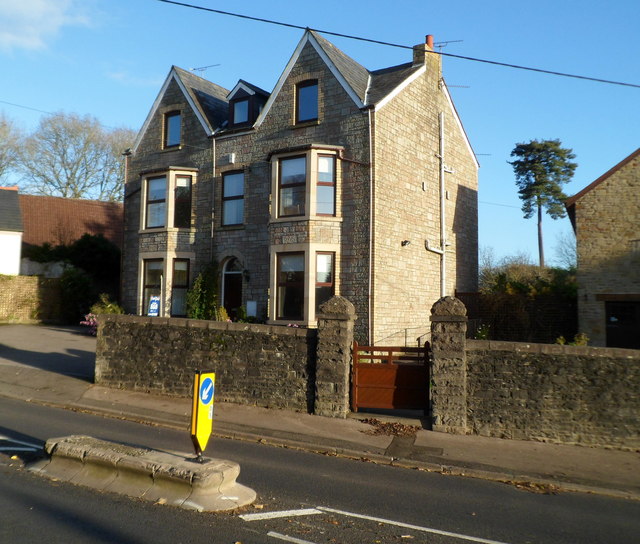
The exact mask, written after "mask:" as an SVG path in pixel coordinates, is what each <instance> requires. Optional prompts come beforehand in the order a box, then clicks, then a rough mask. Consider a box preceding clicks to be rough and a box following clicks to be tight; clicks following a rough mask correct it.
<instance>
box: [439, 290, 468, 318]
mask: <svg viewBox="0 0 640 544" xmlns="http://www.w3.org/2000/svg"><path fill="white" fill-rule="evenodd" d="M452 318H453V319H454V320H455V319H456V318H457V320H465V321H466V319H467V308H466V307H465V305H464V304H463V302H462V301H461V300H460V299H458V298H456V297H450V296H447V297H442V298H441V299H439V300H438V301H437V302H436V303H435V304H434V305H433V306H432V307H431V320H432V321H438V320H443V319H447V320H451V319H452ZM461 318H462V319H461Z"/></svg>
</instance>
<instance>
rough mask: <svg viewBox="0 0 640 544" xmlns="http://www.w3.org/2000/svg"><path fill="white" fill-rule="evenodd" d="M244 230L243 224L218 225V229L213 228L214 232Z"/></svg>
mask: <svg viewBox="0 0 640 544" xmlns="http://www.w3.org/2000/svg"><path fill="white" fill-rule="evenodd" d="M244 229H245V225H244V223H243V224H241V225H220V226H219V227H216V228H215V230H216V232H225V231H229V230H244Z"/></svg>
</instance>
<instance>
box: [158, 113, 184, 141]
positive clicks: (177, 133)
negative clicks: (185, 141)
mask: <svg viewBox="0 0 640 544" xmlns="http://www.w3.org/2000/svg"><path fill="white" fill-rule="evenodd" d="M181 133H182V115H181V114H180V112H179V111H170V112H168V113H165V114H164V141H163V147H164V148H165V149H166V148H168V147H177V146H179V145H180V138H181Z"/></svg>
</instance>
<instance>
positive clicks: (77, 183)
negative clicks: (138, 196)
mask: <svg viewBox="0 0 640 544" xmlns="http://www.w3.org/2000/svg"><path fill="white" fill-rule="evenodd" d="M134 138H135V133H134V132H133V131H131V130H128V129H116V130H111V131H108V130H106V129H104V128H103V127H102V125H100V123H99V122H98V120H97V119H95V118H94V117H91V116H88V115H87V116H84V117H81V116H79V115H76V114H65V113H56V114H53V115H50V116H48V117H44V118H43V119H42V120H41V121H40V124H39V126H38V128H37V129H36V131H35V132H34V133H33V134H32V135H31V136H29V137H28V138H27V139H26V140H25V144H24V146H23V147H22V151H21V153H20V157H19V160H20V163H19V165H20V171H21V173H22V183H21V189H23V190H25V192H31V193H34V194H40V195H50V196H62V197H67V198H91V199H96V200H120V199H122V194H123V187H124V158H123V157H122V153H123V151H124V150H125V149H126V148H128V147H130V146H131V144H132V142H133V140H134Z"/></svg>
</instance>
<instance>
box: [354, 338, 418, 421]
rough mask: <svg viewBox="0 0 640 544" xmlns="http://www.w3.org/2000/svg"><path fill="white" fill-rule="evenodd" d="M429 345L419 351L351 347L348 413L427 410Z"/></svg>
mask: <svg viewBox="0 0 640 544" xmlns="http://www.w3.org/2000/svg"><path fill="white" fill-rule="evenodd" d="M428 361H429V343H426V344H425V345H424V346H423V347H381V346H360V345H359V344H358V343H357V342H354V343H353V367H352V371H351V409H352V410H353V411H354V412H357V411H358V410H359V409H360V408H385V409H405V410H424V411H425V413H426V412H427V410H428V407H429V364H428Z"/></svg>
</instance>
